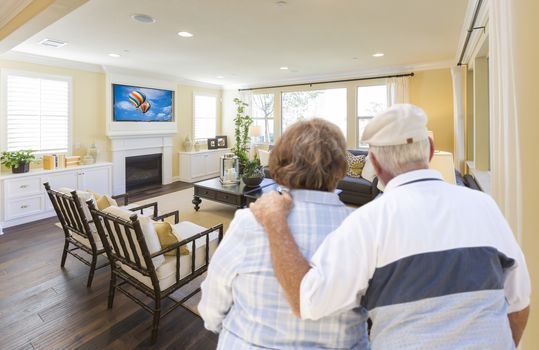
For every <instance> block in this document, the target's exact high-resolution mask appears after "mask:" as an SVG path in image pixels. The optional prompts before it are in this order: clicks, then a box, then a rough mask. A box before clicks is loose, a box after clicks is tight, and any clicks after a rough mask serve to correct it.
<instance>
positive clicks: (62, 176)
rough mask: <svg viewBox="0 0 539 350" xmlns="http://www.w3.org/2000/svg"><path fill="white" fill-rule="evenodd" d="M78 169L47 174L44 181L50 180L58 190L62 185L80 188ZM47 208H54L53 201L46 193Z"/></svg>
mask: <svg viewBox="0 0 539 350" xmlns="http://www.w3.org/2000/svg"><path fill="white" fill-rule="evenodd" d="M77 174H78V171H77V170H72V171H65V172H61V173H51V174H47V176H44V177H43V178H42V180H43V182H48V183H49V185H50V186H51V188H52V189H53V190H57V189H59V188H61V187H67V188H71V189H74V190H76V189H77V188H78V186H77V185H78V183H77V177H78V175H77ZM45 209H46V210H52V203H51V201H50V199H49V196H48V195H47V194H45Z"/></svg>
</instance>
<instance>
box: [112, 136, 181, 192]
mask: <svg viewBox="0 0 539 350" xmlns="http://www.w3.org/2000/svg"><path fill="white" fill-rule="evenodd" d="M173 136H174V134H172V133H162V134H157V133H155V134H146V135H140V134H136V135H129V134H124V135H114V136H111V135H109V138H110V139H111V153H112V164H113V166H112V192H113V194H122V193H125V192H126V191H125V158H126V157H133V156H141V155H147V154H156V153H161V154H162V163H161V164H162V165H161V166H162V168H161V171H162V175H163V185H166V184H169V183H171V182H172V156H173V155H172V149H173V143H172V140H173Z"/></svg>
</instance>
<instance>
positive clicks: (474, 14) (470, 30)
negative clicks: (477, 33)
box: [457, 0, 485, 66]
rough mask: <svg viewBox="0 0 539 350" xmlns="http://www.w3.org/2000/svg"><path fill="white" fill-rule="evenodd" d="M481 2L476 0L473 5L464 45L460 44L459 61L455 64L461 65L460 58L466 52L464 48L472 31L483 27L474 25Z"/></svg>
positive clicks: (462, 57)
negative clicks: (475, 3) (473, 8)
mask: <svg viewBox="0 0 539 350" xmlns="http://www.w3.org/2000/svg"><path fill="white" fill-rule="evenodd" d="M482 3H483V0H479V1H478V2H477V5H476V6H475V10H474V13H473V18H472V22H471V23H470V26H469V27H468V33H467V34H466V39H465V40H464V46H462V51H461V53H460V58H459V63H457V66H462V60H463V59H464V54H465V53H466V49H467V48H468V44H469V42H470V37H471V36H472V32H473V31H474V30H476V29H485V27H476V26H475V21H476V20H477V16H479V10H480V9H481V4H482Z"/></svg>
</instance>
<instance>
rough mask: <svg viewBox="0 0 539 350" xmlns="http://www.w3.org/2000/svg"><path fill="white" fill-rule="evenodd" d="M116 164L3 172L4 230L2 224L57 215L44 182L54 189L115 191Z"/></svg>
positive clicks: (0, 205)
mask: <svg viewBox="0 0 539 350" xmlns="http://www.w3.org/2000/svg"><path fill="white" fill-rule="evenodd" d="M111 176H112V164H111V163H98V164H92V165H83V166H78V167H71V168H65V169H56V170H42V169H38V170H32V171H30V172H28V173H24V174H2V175H1V176H0V233H2V228H6V227H10V226H15V225H19V224H24V223H27V222H31V221H35V220H39V219H43V218H46V217H50V216H53V215H55V213H54V208H53V207H52V205H51V203H50V200H49V197H48V196H47V193H46V192H45V188H44V187H43V183H45V182H48V183H49V184H50V186H51V188H53V189H58V188H60V187H68V188H73V189H78V190H83V191H84V190H92V191H94V192H97V193H106V194H110V193H112V184H111Z"/></svg>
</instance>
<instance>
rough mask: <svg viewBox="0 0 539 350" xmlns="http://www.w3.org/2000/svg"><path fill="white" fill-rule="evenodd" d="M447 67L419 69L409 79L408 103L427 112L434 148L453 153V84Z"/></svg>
mask: <svg viewBox="0 0 539 350" xmlns="http://www.w3.org/2000/svg"><path fill="white" fill-rule="evenodd" d="M452 84H453V83H452V80H451V72H450V70H449V68H447V69H436V70H428V71H419V72H416V73H415V76H414V77H413V78H411V79H410V103H412V104H415V105H417V106H419V107H421V108H423V110H424V111H425V112H426V113H427V115H428V117H429V124H428V126H429V129H430V130H432V131H433V132H434V143H435V145H436V149H438V150H441V151H447V152H451V153H453V90H452V89H453V86H452Z"/></svg>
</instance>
